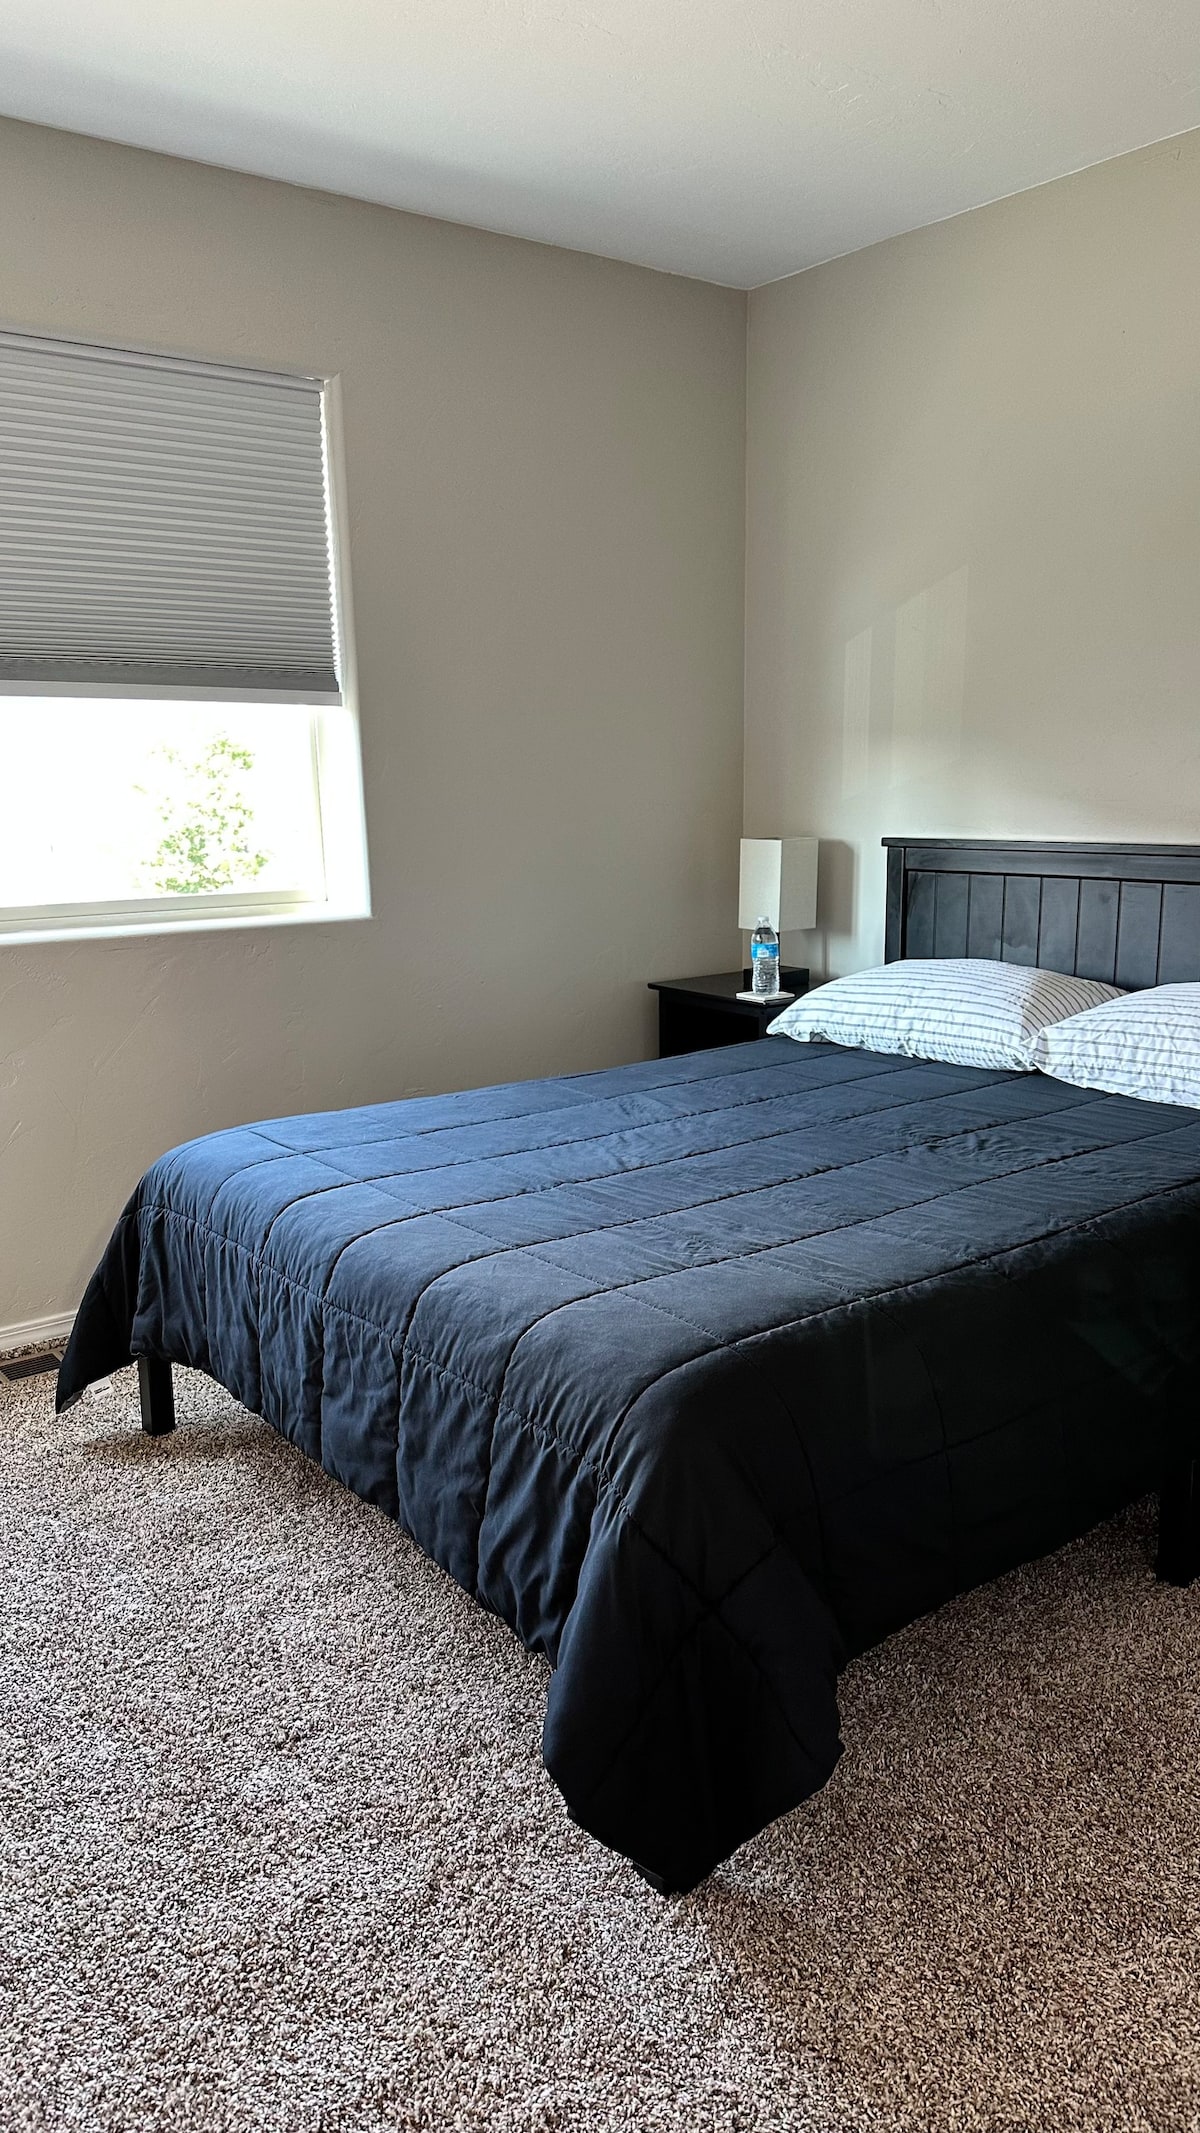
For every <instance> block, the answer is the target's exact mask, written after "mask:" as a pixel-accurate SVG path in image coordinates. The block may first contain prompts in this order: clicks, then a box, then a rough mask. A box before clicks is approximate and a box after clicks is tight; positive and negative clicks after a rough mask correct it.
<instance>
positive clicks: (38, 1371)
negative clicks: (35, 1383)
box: [0, 1355, 58, 1385]
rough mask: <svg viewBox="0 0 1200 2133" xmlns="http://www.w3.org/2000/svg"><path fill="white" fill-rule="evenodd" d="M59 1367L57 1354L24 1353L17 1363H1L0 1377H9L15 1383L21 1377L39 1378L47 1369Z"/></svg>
mask: <svg viewBox="0 0 1200 2133" xmlns="http://www.w3.org/2000/svg"><path fill="white" fill-rule="evenodd" d="M57 1369H58V1357H57V1356H56V1355H23V1356H21V1357H20V1359H19V1361H17V1362H15V1363H0V1378H7V1379H8V1381H9V1383H10V1384H11V1385H15V1384H16V1383H17V1381H18V1379H19V1378H39V1377H43V1376H44V1375H45V1374H46V1372H47V1371H50V1370H57Z"/></svg>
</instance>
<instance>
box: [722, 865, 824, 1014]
mask: <svg viewBox="0 0 1200 2133" xmlns="http://www.w3.org/2000/svg"><path fill="white" fill-rule="evenodd" d="M817 849H818V840H817V839H816V838H815V837H743V838H742V856H741V871H740V878H739V882H738V924H739V926H741V928H742V930H743V931H744V932H746V933H752V932H753V930H754V928H755V926H757V924H758V922H759V919H760V918H769V919H770V921H771V924H772V925H773V926H774V928H775V931H776V933H778V934H780V935H781V936H782V935H783V934H785V933H805V932H807V931H808V929H809V928H810V927H812V926H815V925H816V923H817ZM745 975H746V984H747V986H749V984H750V973H749V971H747V972H746V974H745ZM789 978H794V979H797V980H799V981H800V984H799V987H798V989H800V990H803V988H804V986H805V985H807V983H808V972H807V971H806V970H803V971H802V970H795V969H792V970H785V969H784V967H783V957H782V953H781V955H780V968H779V983H780V988H781V990H783V991H786V990H787V981H788V979H789Z"/></svg>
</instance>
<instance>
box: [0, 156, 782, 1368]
mask: <svg viewBox="0 0 1200 2133" xmlns="http://www.w3.org/2000/svg"><path fill="white" fill-rule="evenodd" d="M0 323H3V324H6V325H10V326H14V327H20V328H25V329H29V330H33V331H43V330H44V331H49V332H54V333H65V334H70V333H72V332H79V333H83V334H85V335H91V336H93V337H98V338H104V337H110V338H112V339H113V340H118V341H120V340H130V341H133V342H138V343H144V344H146V345H149V346H151V347H163V348H169V349H179V350H183V351H186V352H190V353H195V354H199V355H208V356H213V357H222V358H226V359H229V360H233V361H238V360H244V361H245V362H248V363H262V364H266V365H272V364H274V365H279V366H281V367H289V366H292V367H300V368H304V369H310V370H318V371H328V372H338V373H340V374H341V377H342V380H343V392H344V414H345V435H346V462H347V481H348V488H349V499H350V519H351V528H350V533H351V562H352V571H353V584H354V597H355V618H356V634H357V645H358V664H359V676H360V685H361V699H362V718H363V736H364V767H365V776H366V790H367V816H368V830H369V837H370V852H371V872H372V884H373V891H374V907H375V917H374V918H373V920H371V921H369V922H366V923H362V924H349V925H342V926H326V927H311V928H308V927H304V928H297V929H295V930H280V931H277V932H276V931H262V932H257V933H241V934H237V933H234V934H211V935H193V936H190V937H187V938H181V939H177V940H174V941H172V940H169V939H168V940H163V939H151V940H144V941H132V942H100V941H89V942H85V943H82V944H79V945H73V946H55V947H44V948H19V949H16V948H0V1327H3V1326H11V1325H13V1324H14V1323H16V1322H19V1321H24V1320H29V1319H33V1318H35V1317H38V1316H41V1315H42V1314H50V1313H54V1312H58V1311H62V1310H65V1309H68V1308H70V1307H71V1306H72V1305H73V1304H74V1302H75V1300H76V1298H77V1296H78V1294H79V1290H80V1286H81V1284H82V1282H83V1280H84V1278H85V1276H86V1275H87V1273H88V1272H89V1270H90V1266H91V1263H92V1261H93V1259H94V1257H95V1255H96V1253H97V1251H98V1249H99V1247H100V1245H101V1243H102V1241H103V1238H104V1237H105V1235H106V1234H107V1231H108V1228H109V1225H110V1224H111V1222H112V1220H113V1218H114V1217H115V1215H116V1213H117V1212H118V1209H119V1207H120V1205H121V1202H122V1200H123V1199H124V1197H125V1195H126V1193H127V1192H128V1191H129V1190H130V1189H131V1188H132V1186H133V1184H134V1183H135V1182H136V1179H137V1177H138V1174H139V1172H140V1171H141V1170H142V1168H143V1167H144V1166H145V1164H146V1163H147V1162H148V1161H149V1160H150V1159H151V1158H152V1157H154V1156H155V1155H157V1154H158V1153H159V1152H160V1151H161V1150H162V1149H164V1148H166V1147H168V1146H170V1145H171V1144H173V1143H174V1142H176V1141H179V1140H181V1139H184V1138H187V1137H189V1136H191V1135H193V1134H197V1133H201V1132H205V1131H207V1130H209V1129H211V1128H214V1127H219V1126H223V1125H226V1124H229V1123H231V1122H233V1121H235V1120H239V1119H247V1118H255V1117H263V1116H266V1115H270V1114H272V1113H279V1112H285V1111H295V1110H304V1109H310V1108H311V1109H316V1108H321V1107H325V1106H329V1105H338V1104H346V1103H352V1102H359V1101H374V1100H378V1099H383V1098H388V1097H394V1096H399V1095H403V1094H405V1093H407V1092H410V1091H414V1090H424V1089H438V1088H445V1087H452V1086H457V1085H463V1084H468V1083H471V1082H478V1081H488V1080H497V1079H504V1078H507V1077H510V1076H511V1077H517V1076H524V1075H532V1074H541V1073H551V1072H556V1071H560V1070H573V1069H583V1068H588V1067H594V1066H601V1065H605V1064H607V1063H609V1062H612V1061H615V1060H621V1059H627V1058H631V1057H635V1056H640V1055H644V1054H645V1053H646V1052H647V1051H648V1050H650V1049H651V1048H652V1038H651V1032H652V1023H651V1014H650V1001H649V997H648V995H647V994H646V992H645V990H644V986H645V980H646V979H647V978H648V977H652V976H670V975H673V974H678V973H679V972H681V971H686V970H688V969H704V968H712V967H714V959H715V961H716V963H717V964H718V965H719V964H720V962H721V961H722V960H723V959H728V958H729V957H730V956H731V955H732V954H733V953H734V952H735V944H736V936H735V934H734V932H733V930H732V926H731V914H732V913H733V911H734V908H735V906H734V898H735V895H736V868H737V836H738V831H739V827H740V813H741V798H742V790H741V785H742V775H741V773H742V766H741V749H742V731H741V666H742V649H743V636H742V536H743V511H742V495H743V471H744V469H743V435H744V400H743V386H744V329H745V299H744V298H743V297H742V296H741V295H739V294H737V293H736V292H733V291H729V290H717V289H710V288H706V287H704V286H703V285H701V284H699V283H696V282H688V281H684V280H680V279H675V278H672V277H670V276H667V275H659V274H653V273H649V272H646V271H644V270H641V269H637V268H633V267H623V266H618V265H613V264H610V263H607V262H603V261H600V260H596V259H591V258H587V257H584V256H581V255H578V254H574V253H568V252H562V251H556V250H553V249H551V248H549V247H543V246H538V245H533V244H524V243H519V242H516V241H513V240H509V239H505V238H499V237H492V236H486V235H483V234H481V233H478V232H475V231H471V230H465V229H459V228H455V227H452V226H450V225H446V224H442V223H436V222H429V221H424V220H422V219H419V218H416V217H411V216H405V215H400V214H396V213H393V212H391V211H390V210H387V209H382V208H372V207H368V206H364V205H362V204H359V203H356V202H351V201H348V200H342V199H335V198H331V197H327V196H324V195H320V194H315V193H306V192H303V191H300V190H298V189H295V188H292V187H288V186H283V185H273V184H269V183H265V182H263V181H261V180H258V179H251V178H242V177H237V176H233V175H230V174H228V173H225V172H220V171H216V170H210V169H205V168H201V167H199V166H197V165H194V164H187V163H183V162H177V161H173V160H171V159H167V158H163V157H157V156H152V155H146V154H142V153H140V152H138V151H135V150H128V149H122V148H115V147H111V146H106V145H102V144H101V143H99V142H95V141H88V140H84V139H80V138H77V137H74V136H71V135H68V134H60V133H52V132H48V131H43V130H41V129H38V128H34V127H26V126H21V125H16V124H12V123H9V122H4V123H0ZM2 716H3V712H2V707H0V717H2ZM2 766H3V752H2V748H0V774H2ZM0 834H2V828H0ZM443 935H449V936H451V937H453V939H454V941H455V943H456V945H457V948H458V952H459V955H460V959H461V982H460V983H459V984H458V985H456V986H455V987H454V988H453V989H451V990H449V991H447V992H444V993H440V994H439V993H438V991H437V990H436V987H435V984H434V976H435V970H436V961H437V958H436V944H437V941H438V939H439V937H440V936H443ZM543 941H546V942H548V943H549V945H550V947H551V949H552V952H553V954H554V955H555V957H556V958H557V959H558V962H559V968H558V971H557V973H556V974H554V975H552V976H550V977H549V978H547V979H545V980H543V979H542V978H541V977H540V976H539V973H538V968H537V957H538V949H539V945H540V943H541V942H543Z"/></svg>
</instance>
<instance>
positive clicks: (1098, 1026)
mask: <svg viewBox="0 0 1200 2133" xmlns="http://www.w3.org/2000/svg"><path fill="white" fill-rule="evenodd" d="M1033 1063H1034V1065H1035V1066H1039V1067H1040V1068H1041V1070H1042V1072H1043V1074H1051V1075H1053V1077H1054V1079H1055V1081H1070V1082H1073V1083H1074V1085H1075V1087H1076V1088H1077V1089H1107V1090H1109V1091H1110V1092H1111V1093H1112V1094H1113V1095H1114V1096H1141V1097H1144V1098H1145V1100H1146V1101H1147V1103H1152V1104H1191V1105H1192V1106H1193V1108H1195V1109H1197V1110H1200V985H1154V986H1151V987H1150V988H1149V989H1148V990H1147V991H1146V992H1131V993H1126V994H1124V995H1123V996H1122V998H1120V999H1119V1000H1110V1001H1109V1002H1108V1004H1107V1005H1106V1006H1104V1007H1093V1008H1092V1009H1091V1011H1090V1013H1088V1014H1083V1015H1072V1016H1071V1017H1070V1019H1069V1021H1066V1022H1057V1023H1055V1025H1054V1027H1053V1029H1044V1030H1043V1031H1042V1032H1041V1034H1040V1035H1039V1037H1038V1039H1037V1042H1036V1043H1035V1045H1034V1051H1033Z"/></svg>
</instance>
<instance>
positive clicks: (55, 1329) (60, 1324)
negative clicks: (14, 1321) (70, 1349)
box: [0, 1311, 75, 1355]
mask: <svg viewBox="0 0 1200 2133" xmlns="http://www.w3.org/2000/svg"><path fill="white" fill-rule="evenodd" d="M74 1323H75V1313H74V1312H73V1311H63V1312H60V1314H59V1316H58V1317H57V1318H27V1319H26V1320H25V1323H24V1325H18V1326H0V1355H15V1354H16V1353H17V1351H18V1350H19V1349H21V1348H61V1346H62V1344H63V1342H64V1341H65V1340H66V1338H67V1336H68V1334H69V1333H70V1331H71V1328H72V1326H73V1325H74Z"/></svg>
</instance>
